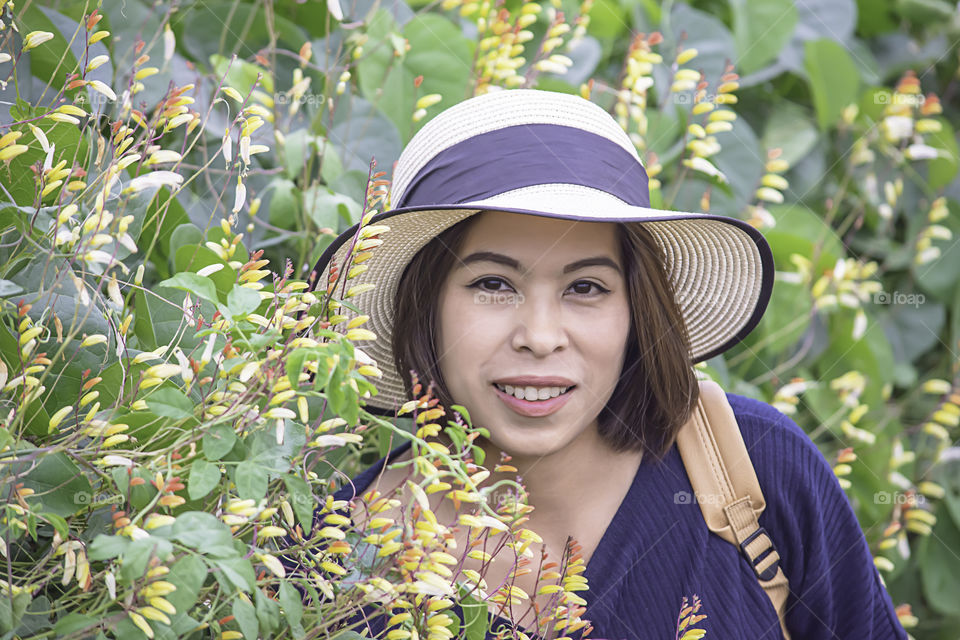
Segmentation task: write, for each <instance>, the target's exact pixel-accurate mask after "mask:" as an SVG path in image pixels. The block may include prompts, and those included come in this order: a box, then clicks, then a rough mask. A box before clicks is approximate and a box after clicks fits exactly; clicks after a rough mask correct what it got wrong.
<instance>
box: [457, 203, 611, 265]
mask: <svg viewBox="0 0 960 640" xmlns="http://www.w3.org/2000/svg"><path fill="white" fill-rule="evenodd" d="M619 253H620V252H619V242H618V239H617V225H616V224H615V223H612V222H583V221H578V220H566V219H561V218H549V217H545V216H534V215H526V214H520V213H510V212H503V211H484V212H481V213H479V214H477V219H476V220H474V221H473V222H472V224H471V225H470V227H469V231H468V232H467V235H466V237H465V238H464V241H463V244H462V246H461V248H460V251H459V254H460V259H461V260H464V259H465V258H472V259H470V260H466V262H467V263H473V262H480V261H482V260H484V259H486V260H487V261H490V262H498V263H501V264H503V265H504V266H507V267H512V268H515V269H518V270H520V271H526V270H528V269H539V268H543V269H547V270H559V269H561V268H563V267H566V266H568V265H570V264H571V263H573V262H579V261H589V260H592V259H595V258H607V259H608V261H609V262H612V263H613V264H614V268H617V269H619V268H620V259H619ZM595 262H597V263H598V264H599V263H600V262H601V261H595ZM564 271H565V272H567V271H570V269H564Z"/></svg>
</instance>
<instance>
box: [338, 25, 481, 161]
mask: <svg viewBox="0 0 960 640" xmlns="http://www.w3.org/2000/svg"><path fill="white" fill-rule="evenodd" d="M397 31H398V27H397V25H396V23H395V22H394V20H393V17H392V16H391V15H390V12H389V11H387V10H385V9H380V10H379V11H377V13H376V14H374V16H373V18H372V19H370V21H369V23H368V27H367V34H368V35H369V36H370V39H371V41H372V42H371V43H370V45H368V46H369V52H368V53H367V54H366V55H364V56H363V57H362V58H361V59H360V60H359V61H358V63H357V72H358V74H359V84H360V91H361V92H362V93H363V96H364V97H365V98H367V99H368V100H370V101H371V102H373V103H374V104H375V105H377V106H378V107H379V108H380V109H381V110H382V112H383V113H384V114H386V116H387V117H388V118H390V120H391V121H392V122H393V124H394V125H395V126H396V128H397V130H398V131H399V132H400V136H401V139H403V140H409V139H410V137H412V135H413V134H414V132H415V131H416V129H417V128H419V127H420V126H422V125H423V124H425V123H426V121H427V118H424V120H422V121H421V122H420V123H417V124H414V122H413V120H412V116H413V112H414V110H415V103H416V101H417V98H418V97H421V96H424V95H427V94H431V93H439V94H440V95H441V96H443V99H442V100H441V101H440V103H439V104H438V105H436V106H434V107H431V109H430V112H431V114H436V113H439V112H440V111H442V110H443V109H445V108H447V107H450V106H453V105H454V104H456V103H457V102H460V101H461V100H462V99H463V98H464V97H465V96H466V95H467V86H468V83H469V79H470V70H471V67H472V63H471V56H472V51H471V49H472V43H471V42H470V41H468V40H467V38H466V37H465V36H464V35H463V32H462V31H461V29H460V27H458V26H457V25H455V24H454V23H453V22H451V21H450V20H448V19H447V18H445V17H443V16H440V15H437V14H431V13H425V14H422V15H418V16H416V17H414V18H413V19H412V20H410V21H409V22H408V23H407V24H406V25H404V27H403V38H406V40H407V41H408V42H409V43H410V51H408V52H406V53H405V54H402V55H400V56H399V57H398V56H397V55H395V53H394V47H393V46H392V45H391V44H390V42H391V36H392V35H394V34H396V32H397ZM401 42H402V39H401ZM417 76H423V83H422V84H421V85H420V87H419V88H417V87H416V86H414V82H413V81H414V78H416V77H417ZM331 139H334V138H333V137H332V136H331ZM378 159H379V157H378ZM381 166H386V165H383V164H382V163H381Z"/></svg>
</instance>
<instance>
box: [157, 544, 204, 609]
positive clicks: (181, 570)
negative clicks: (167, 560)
mask: <svg viewBox="0 0 960 640" xmlns="http://www.w3.org/2000/svg"><path fill="white" fill-rule="evenodd" d="M206 579H207V565H206V563H204V561H203V559H202V558H200V556H196V555H193V554H187V555H185V556H183V557H182V558H180V559H179V560H177V561H176V562H174V563H173V564H172V565H171V566H170V573H168V574H167V576H166V580H167V582H170V583H172V584H175V585H176V586H177V590H176V591H174V592H173V593H171V594H169V595H167V596H165V597H166V599H167V600H168V601H169V602H170V604H172V605H173V606H174V607H176V609H177V615H178V616H179V615H186V613H187V612H188V611H190V609H192V608H193V607H194V606H195V605H196V604H197V594H198V593H199V592H200V588H201V587H202V586H203V583H204V581H206Z"/></svg>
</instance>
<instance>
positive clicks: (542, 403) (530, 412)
mask: <svg viewBox="0 0 960 640" xmlns="http://www.w3.org/2000/svg"><path fill="white" fill-rule="evenodd" d="M490 386H492V387H493V390H494V392H496V394H497V396H499V397H500V399H501V400H503V402H504V403H505V404H506V405H507V406H508V407H510V408H511V409H513V410H514V411H516V412H517V413H519V414H520V415H522V416H527V417H530V418H541V417H543V416H548V415H550V414H551V413H554V412H555V411H558V410H559V409H560V407H562V406H563V405H565V404H566V403H567V400H569V399H570V396H571V395H572V394H573V392H574V391H576V387H573V388H571V389H569V390H568V391H567V392H566V393H561V394H560V395H559V396H557V397H556V398H550V399H549V400H521V399H519V398H517V397H516V396H513V395H510V394H507V393H504V392H503V391H501V390H500V389H498V388H497V385H495V384H494V385H490Z"/></svg>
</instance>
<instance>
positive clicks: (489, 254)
mask: <svg viewBox="0 0 960 640" xmlns="http://www.w3.org/2000/svg"><path fill="white" fill-rule="evenodd" d="M474 262H496V263H497V264H502V265H503V266H505V267H510V268H511V269H514V270H515V271H521V272H525V271H526V269H523V268H522V267H521V265H520V262H518V261H517V260H515V259H513V258H511V257H510V256H505V255H503V254H502V253H496V252H493V251H476V252H474V253H471V254H470V255H468V256H467V257H465V258H463V260H461V266H464V267H465V266H467V265H469V264H472V263H474ZM593 266H600V267H610V268H611V269H613V270H614V271H616V272H617V273H621V271H620V267H619V266H618V265H617V263H616V262H614V261H613V260H611V259H610V258H608V257H607V256H593V257H590V258H583V259H582V260H577V261H576V262H571V263H570V264H568V265H567V266H565V267H564V268H563V272H564V273H570V272H572V271H577V270H578V269H583V268H585V267H593Z"/></svg>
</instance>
